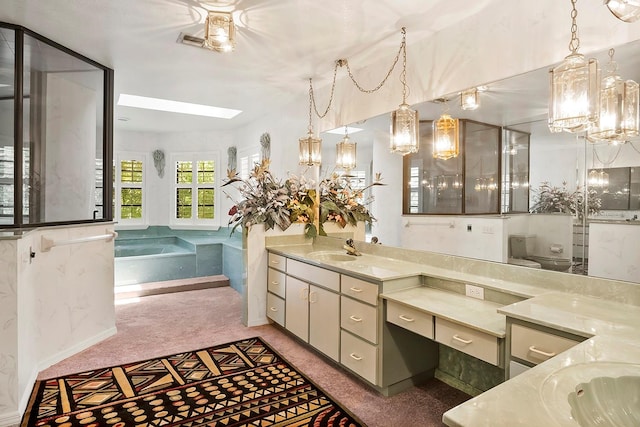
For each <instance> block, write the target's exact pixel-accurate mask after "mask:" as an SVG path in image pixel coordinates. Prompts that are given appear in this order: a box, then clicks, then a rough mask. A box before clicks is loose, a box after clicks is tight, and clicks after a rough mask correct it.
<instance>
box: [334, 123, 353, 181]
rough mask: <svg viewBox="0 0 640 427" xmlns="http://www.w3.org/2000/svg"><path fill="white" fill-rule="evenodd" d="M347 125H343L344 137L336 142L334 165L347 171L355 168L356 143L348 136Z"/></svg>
mask: <svg viewBox="0 0 640 427" xmlns="http://www.w3.org/2000/svg"><path fill="white" fill-rule="evenodd" d="M347 129H348V128H347V126H345V127H344V138H343V139H342V141H340V142H338V143H337V144H336V167H339V168H342V169H344V170H346V171H347V172H348V171H350V170H351V169H355V168H356V143H355V142H353V141H352V140H351V139H350V138H349V134H348V133H347Z"/></svg>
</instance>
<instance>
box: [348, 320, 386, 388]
mask: <svg viewBox="0 0 640 427" xmlns="http://www.w3.org/2000/svg"><path fill="white" fill-rule="evenodd" d="M340 363H342V364H343V365H344V366H346V367H347V368H349V369H351V370H352V371H353V372H355V373H356V374H358V375H360V376H361V377H362V378H364V379H365V380H367V381H369V382H370V383H372V384H376V383H377V377H378V376H377V366H378V348H377V347H376V346H375V345H372V344H369V343H368V342H365V341H363V340H361V339H359V338H357V337H354V336H353V335H351V334H350V333H348V332H345V331H341V332H340Z"/></svg>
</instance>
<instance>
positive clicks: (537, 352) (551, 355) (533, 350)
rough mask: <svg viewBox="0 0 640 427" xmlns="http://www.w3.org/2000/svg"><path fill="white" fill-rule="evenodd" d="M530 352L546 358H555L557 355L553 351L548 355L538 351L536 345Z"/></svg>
mask: <svg viewBox="0 0 640 427" xmlns="http://www.w3.org/2000/svg"><path fill="white" fill-rule="evenodd" d="M529 351H530V352H532V353H535V354H539V355H541V356H544V357H553V356H555V355H556V353H555V351H552V352H551V353H547V352H546V351H542V350H538V349H537V348H536V347H535V346H534V345H532V346H531V347H529Z"/></svg>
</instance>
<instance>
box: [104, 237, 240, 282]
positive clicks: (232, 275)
mask: <svg viewBox="0 0 640 427" xmlns="http://www.w3.org/2000/svg"><path fill="white" fill-rule="evenodd" d="M118 233H119V236H118V238H117V239H116V244H115V255H116V258H115V285H116V286H119V285H130V284H136V283H147V282H156V281H164V280H174V279H186V278H190V277H204V276H215V275H220V274H223V275H225V276H226V277H228V278H229V284H230V285H231V287H232V288H234V289H235V290H236V291H238V292H241V290H242V271H243V270H244V267H243V260H242V255H241V250H242V239H241V233H236V234H234V235H231V233H230V231H229V229H227V228H221V229H219V230H217V231H211V230H173V229H171V228H169V227H165V226H152V227H148V228H146V229H141V230H121V231H119V232H118Z"/></svg>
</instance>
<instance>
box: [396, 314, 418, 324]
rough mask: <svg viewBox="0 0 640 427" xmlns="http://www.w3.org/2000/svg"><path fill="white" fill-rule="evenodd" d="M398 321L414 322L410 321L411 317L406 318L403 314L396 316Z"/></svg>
mask: <svg viewBox="0 0 640 427" xmlns="http://www.w3.org/2000/svg"><path fill="white" fill-rule="evenodd" d="M398 317H399V318H400V319H402V320H404V321H405V322H414V321H415V320H414V319H412V318H411V317H407V316H405V315H404V314H401V315H399V316H398Z"/></svg>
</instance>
